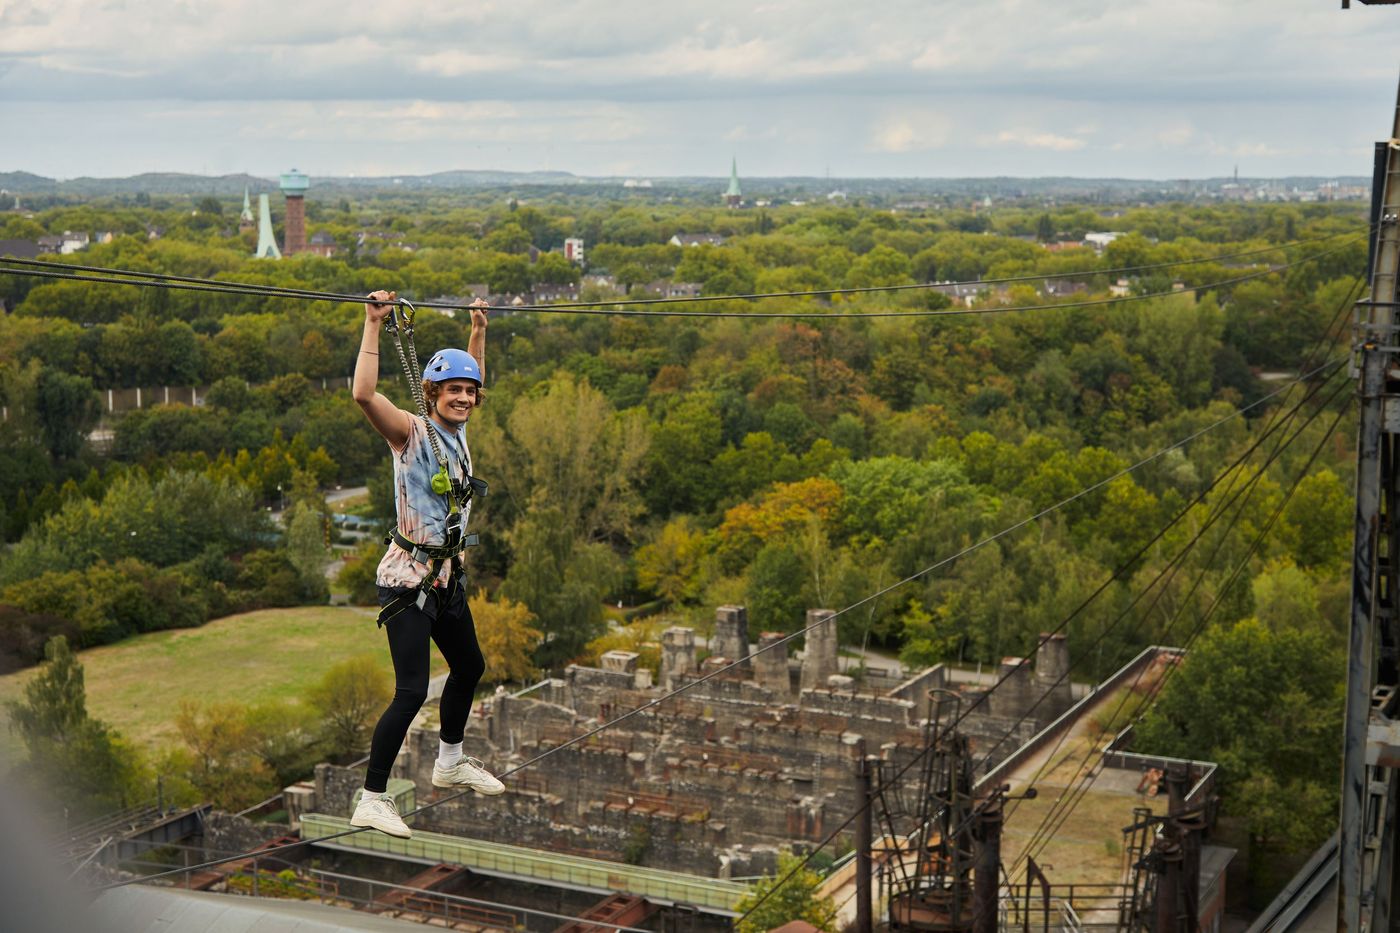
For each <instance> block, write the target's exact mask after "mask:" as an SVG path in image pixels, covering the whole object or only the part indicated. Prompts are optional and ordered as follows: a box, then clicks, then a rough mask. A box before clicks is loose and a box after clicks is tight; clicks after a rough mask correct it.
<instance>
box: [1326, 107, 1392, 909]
mask: <svg viewBox="0 0 1400 933" xmlns="http://www.w3.org/2000/svg"><path fill="white" fill-rule="evenodd" d="M1385 150H1386V159H1385V169H1384V172H1383V173H1381V172H1377V177H1376V182H1375V184H1376V186H1377V187H1379V188H1380V189H1381V194H1380V197H1379V203H1380V210H1379V216H1378V218H1377V220H1378V224H1377V227H1376V230H1375V239H1374V245H1373V249H1372V251H1371V263H1370V265H1371V294H1370V302H1369V303H1368V304H1366V305H1365V306H1364V309H1363V315H1364V317H1363V318H1362V319H1360V320H1358V334H1357V337H1358V341H1359V347H1358V349H1357V360H1356V362H1357V363H1358V364H1359V365H1358V366H1357V369H1358V370H1359V375H1360V386H1359V392H1358V396H1359V409H1360V410H1359V417H1358V429H1357V434H1358V436H1357V458H1356V521H1355V530H1354V534H1355V538H1354V542H1353V564H1352V586H1351V623H1350V629H1349V633H1348V640H1347V648H1348V653H1347V689H1346V718H1345V722H1344V728H1343V744H1342V758H1343V773H1342V812H1341V827H1340V835H1339V840H1338V847H1337V852H1338V871H1337V883H1338V887H1337V929H1338V930H1339V931H1343V933H1362V931H1367V930H1373V929H1375V927H1374V926H1373V923H1374V921H1375V920H1376V919H1381V920H1382V922H1388V917H1389V913H1390V910H1389V907H1390V877H1389V876H1390V875H1391V861H1392V855H1391V851H1390V846H1391V842H1390V840H1389V838H1388V837H1389V836H1390V835H1392V834H1393V832H1394V826H1395V808H1394V806H1393V804H1391V801H1392V800H1393V799H1394V796H1395V795H1394V787H1393V785H1394V782H1395V772H1394V771H1393V770H1392V769H1390V768H1388V767H1385V766H1383V765H1381V764H1380V762H1379V759H1380V757H1381V756H1382V755H1383V754H1384V751H1383V748H1372V747H1371V746H1372V743H1373V739H1380V740H1381V741H1380V742H1378V743H1376V744H1377V745H1380V746H1384V744H1385V742H1384V739H1385V738H1386V736H1384V735H1379V736H1373V729H1372V726H1373V724H1374V722H1375V718H1376V717H1383V716H1384V714H1385V711H1384V710H1380V709H1377V706H1376V703H1375V699H1376V691H1377V688H1378V687H1380V688H1384V687H1386V686H1388V685H1390V686H1393V684H1394V682H1395V680H1396V669H1397V664H1396V645H1395V641H1396V639H1395V627H1394V626H1395V619H1394V612H1395V610H1396V592H1397V581H1398V580H1400V578H1397V572H1400V537H1397V535H1400V521H1397V515H1396V511H1397V504H1400V463H1397V459H1398V458H1397V452H1398V451H1397V441H1398V439H1400V433H1397V432H1400V418H1388V415H1395V414H1400V382H1398V381H1397V380H1396V379H1395V369H1396V366H1397V362H1398V361H1400V355H1398V354H1397V352H1396V349H1395V348H1396V345H1397V341H1396V339H1395V336H1396V326H1395V321H1396V315H1395V301H1396V298H1397V291H1396V285H1397V283H1400V90H1397V96H1396V108H1395V116H1394V119H1393V121H1392V124H1391V132H1390V138H1389V139H1388V140H1387V143H1386V145H1385ZM1377 163H1378V165H1379V159H1378V160H1377ZM1375 203H1376V198H1375V197H1374V193H1373V205H1374V204H1375ZM1374 215H1375V212H1374V210H1373V216H1374ZM1368 751H1369V752H1370V754H1369V755H1368ZM1377 908H1379V917H1377V916H1376V912H1377Z"/></svg>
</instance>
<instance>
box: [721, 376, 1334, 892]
mask: <svg viewBox="0 0 1400 933" xmlns="http://www.w3.org/2000/svg"><path fill="white" fill-rule="evenodd" d="M1340 366H1341V361H1337V362H1333V363H1329V364H1327V365H1325V366H1323V367H1320V368H1319V369H1333V370H1334V373H1333V375H1335V371H1336V370H1337V369H1338V368H1340ZM1322 385H1325V381H1324V383H1322ZM1320 388H1321V385H1319V386H1315V387H1314V388H1313V391H1312V392H1310V393H1309V394H1308V395H1307V396H1305V397H1304V398H1302V399H1300V400H1299V401H1298V403H1297V404H1296V405H1295V406H1294V407H1293V409H1292V410H1291V411H1290V412H1289V414H1288V415H1285V416H1284V418H1283V419H1281V420H1280V421H1279V422H1278V423H1277V424H1275V425H1273V426H1271V427H1270V428H1269V429H1268V430H1267V431H1266V432H1265V433H1264V434H1262V435H1261V436H1260V437H1259V438H1257V439H1256V440H1255V441H1254V442H1253V443H1252V444H1250V446H1249V448H1248V449H1247V450H1245V452H1244V453H1243V454H1241V455H1240V456H1239V457H1237V458H1236V459H1235V461H1234V462H1233V463H1231V464H1230V465H1229V466H1227V467H1225V468H1224V469H1223V470H1221V471H1220V472H1219V473H1217V474H1216V477H1215V479H1213V480H1212V481H1211V483H1210V484H1209V485H1208V486H1207V487H1206V488H1205V489H1204V490H1202V491H1201V492H1200V493H1199V494H1198V495H1197V496H1196V498H1195V499H1193V500H1192V501H1191V502H1189V503H1187V504H1186V505H1185V506H1184V507H1183V508H1182V509H1181V510H1180V511H1179V512H1178V513H1177V514H1176V515H1175V516H1174V517H1173V518H1171V519H1170V520H1169V521H1168V522H1167V523H1166V525H1164V526H1163V527H1162V528H1161V529H1159V530H1158V532H1157V533H1156V534H1155V535H1154V536H1153V537H1152V539H1151V540H1149V541H1148V542H1147V543H1146V544H1144V545H1142V546H1141V547H1140V548H1139V549H1138V550H1137V551H1136V552H1134V553H1133V554H1132V555H1131V556H1130V557H1129V558H1128V559H1127V560H1125V561H1124V562H1123V564H1121V565H1120V566H1119V567H1118V569H1116V570H1115V571H1114V572H1113V573H1112V574H1111V575H1110V576H1109V578H1108V579H1107V580H1105V581H1104V583H1103V584H1102V585H1101V586H1100V587H1099V588H1098V589H1096V590H1095V591H1094V592H1093V593H1092V594H1091V595H1090V596H1089V597H1088V598H1087V599H1086V600H1085V601H1084V602H1083V603H1081V604H1080V605H1079V606H1078V607H1077V608H1076V609H1075V610H1073V611H1072V612H1071V613H1070V614H1069V615H1068V616H1067V617H1065V618H1064V619H1063V620H1062V621H1061V622H1060V623H1059V624H1058V625H1057V626H1056V627H1055V628H1054V629H1053V630H1051V631H1050V632H1046V633H1043V634H1042V636H1041V638H1040V641H1039V642H1038V643H1037V645H1036V650H1038V649H1039V648H1040V646H1041V645H1044V644H1045V643H1046V642H1047V641H1048V640H1049V639H1050V638H1052V637H1054V636H1055V635H1056V634H1058V633H1059V632H1060V631H1062V630H1063V629H1064V628H1065V627H1066V626H1068V624H1069V623H1070V622H1071V621H1072V620H1073V619H1074V618H1075V617H1076V616H1077V615H1078V614H1079V613H1080V612H1081V611H1083V609H1084V608H1085V607H1086V606H1087V605H1088V604H1089V603H1091V602H1092V601H1093V600H1094V599H1096V598H1097V597H1098V596H1099V595H1100V594H1101V593H1102V592H1104V591H1105V590H1107V589H1108V587H1109V586H1111V585H1112V583H1113V582H1114V581H1115V580H1117V579H1118V578H1119V577H1120V576H1122V574H1123V573H1125V572H1126V571H1127V569H1128V568H1130V567H1131V566H1133V565H1134V564H1135V563H1136V562H1137V560H1139V559H1140V558H1141V557H1143V556H1144V555H1145V554H1146V553H1147V552H1148V550H1149V549H1150V548H1151V547H1152V546H1153V545H1154V544H1156V543H1157V541H1159V540H1161V538H1162V537H1164V536H1165V535H1166V533H1167V532H1168V531H1169V530H1170V529H1171V528H1172V527H1174V526H1175V525H1176V524H1177V523H1179V522H1180V521H1181V520H1182V519H1184V518H1185V517H1186V516H1187V515H1188V514H1190V511H1191V509H1192V508H1194V507H1195V506H1196V505H1198V504H1200V503H1202V502H1203V501H1205V497H1206V496H1207V495H1209V493H1210V492H1211V491H1212V490H1213V489H1214V488H1215V487H1216V486H1217V485H1219V484H1220V482H1221V481H1222V480H1223V479H1224V478H1225V477H1226V476H1227V475H1231V474H1232V473H1233V472H1234V471H1235V470H1236V469H1237V468H1238V467H1239V466H1240V465H1241V464H1242V463H1244V462H1245V460H1247V459H1248V457H1249V456H1251V455H1252V454H1253V453H1254V451H1255V450H1257V449H1258V448H1259V447H1260V446H1262V444H1263V442H1264V441H1265V440H1267V439H1268V438H1269V436H1271V435H1272V433H1273V432H1274V431H1276V430H1278V429H1279V427H1280V426H1282V425H1283V424H1285V423H1287V421H1289V420H1290V419H1291V417H1292V416H1293V415H1295V414H1296V413H1297V412H1298V411H1299V410H1300V409H1301V408H1302V407H1303V405H1305V404H1306V403H1307V402H1308V401H1309V400H1310V399H1311V398H1312V397H1313V396H1314V395H1316V394H1317V392H1318V390H1319V389H1320ZM1278 391H1279V392H1282V391H1284V389H1280V390H1278ZM1115 478H1116V477H1115ZM896 585H898V584H896ZM1125 617H1126V616H1120V617H1119V619H1118V620H1117V621H1121V620H1122V619H1123V618H1125ZM1110 630H1111V627H1108V628H1105V630H1104V631H1103V632H1101V633H1100V635H1099V639H1098V640H1102V639H1103V638H1105V637H1106V636H1107V634H1108V632H1109V631H1110ZM1098 640H1096V643H1097V641H1098ZM1091 647H1092V646H1091ZM1073 666H1074V665H1071V666H1070V668H1069V669H1067V670H1066V671H1065V672H1064V673H1063V674H1061V675H1060V676H1059V677H1058V678H1057V679H1056V680H1055V681H1054V682H1053V683H1052V684H1050V685H1048V686H1047V689H1046V693H1047V694H1048V693H1049V692H1050V691H1051V690H1053V689H1054V688H1055V687H1057V686H1058V685H1059V684H1060V683H1061V682H1063V681H1064V680H1066V679H1067V678H1068V677H1069V674H1070V672H1071V670H1072V669H1073ZM1014 674H1015V671H1009V672H1007V673H1006V674H1003V675H1002V676H1001V677H1000V678H998V679H997V680H996V681H995V682H994V683H993V684H992V685H991V686H990V687H989V688H987V690H986V691H985V692H984V693H983V694H982V695H981V696H979V697H978V698H977V699H976V700H974V701H973V702H972V703H971V704H969V705H968V706H967V707H966V708H965V709H963V710H961V711H960V713H959V714H958V716H957V717H956V718H955V719H954V720H953V721H952V722H951V723H950V724H949V725H948V727H947V728H949V729H951V728H956V727H957V725H958V724H959V723H961V722H962V721H963V720H964V719H966V718H967V717H968V716H969V715H970V714H971V713H972V711H973V710H974V709H976V708H977V707H978V706H980V705H981V704H982V703H984V702H986V700H987V698H988V697H989V696H991V694H992V693H994V692H995V691H996V690H997V689H998V688H999V687H1001V685H1002V684H1004V683H1005V682H1006V681H1007V680H1009V679H1010V678H1011V677H1012V676H1014ZM1024 718H1025V714H1023V716H1022V720H1024ZM1022 720H1018V721H1017V723H1016V724H1013V726H1012V727H1011V730H1009V731H1014V730H1015V728H1016V726H1017V725H1019V723H1020V721H1022ZM1008 734H1009V733H1008ZM931 751H932V746H928V747H925V748H924V749H923V750H921V751H920V752H919V754H918V755H916V756H915V757H914V758H913V759H911V760H910V761H909V762H907V763H906V764H905V765H904V766H903V767H901V768H900V769H899V771H897V772H896V773H895V774H894V775H893V777H892V778H891V779H890V783H891V784H897V783H898V782H899V781H900V780H901V779H902V778H903V776H904V775H905V774H906V773H907V772H908V771H909V770H910V769H911V768H912V767H913V766H914V765H915V764H917V763H918V762H920V761H922V759H923V758H924V757H925V756H926V755H928V754H929V753H930V752H931ZM869 806H870V804H869V803H868V802H867V803H864V804H862V805H861V806H860V807H858V808H857V809H856V811H855V812H854V813H852V814H851V815H850V816H849V817H847V818H846V820H844V821H843V822H842V823H841V824H840V825H839V826H837V827H836V828H835V829H834V830H832V831H831V832H830V833H829V834H828V835H827V836H826V837H825V838H823V839H822V840H821V841H820V842H819V843H817V845H816V846H815V847H813V849H812V850H811V852H809V853H808V854H807V856H806V857H805V858H804V859H803V860H802V861H801V862H800V863H799V864H797V865H795V866H794V867H793V868H792V870H791V871H789V872H788V874H787V875H785V876H784V877H783V879H782V880H781V881H780V882H779V883H778V884H775V885H773V886H772V887H771V888H770V889H769V891H768V892H767V894H765V895H763V896H762V897H761V898H760V899H759V900H758V901H757V902H756V903H754V904H753V905H752V907H750V909H749V911H748V913H746V914H745V915H744V917H747V916H749V914H752V913H753V911H754V910H757V909H758V907H759V906H761V905H762V903H763V902H764V901H765V900H767V898H768V897H769V896H770V895H772V894H773V893H775V892H776V891H778V890H779V889H781V888H782V887H783V886H784V885H785V884H786V883H787V882H788V881H789V880H790V879H791V878H793V877H794V876H796V874H797V873H798V872H799V871H801V870H802V869H803V868H805V867H806V866H807V865H808V864H809V863H810V862H811V860H812V858H813V857H814V856H815V855H816V853H818V852H820V851H821V850H822V849H824V848H825V847H826V846H828V845H830V844H831V843H832V842H834V841H835V840H836V838H837V837H838V836H839V835H840V834H841V833H842V832H844V831H845V829H846V828H847V827H848V826H850V824H851V823H852V822H854V821H855V819H856V818H857V817H858V816H860V815H861V814H862V813H864V812H865V810H866V809H868V808H869ZM744 917H740V918H739V919H740V920H742V919H744Z"/></svg>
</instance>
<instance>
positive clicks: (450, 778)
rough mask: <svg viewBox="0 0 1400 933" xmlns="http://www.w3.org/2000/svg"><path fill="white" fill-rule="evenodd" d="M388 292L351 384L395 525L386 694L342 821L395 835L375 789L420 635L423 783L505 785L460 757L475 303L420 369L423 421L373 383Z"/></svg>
mask: <svg viewBox="0 0 1400 933" xmlns="http://www.w3.org/2000/svg"><path fill="white" fill-rule="evenodd" d="M395 297H396V296H395V294H394V293H393V292H385V291H377V292H374V293H372V294H371V295H370V296H369V298H370V302H369V303H367V304H366V305H365V329H364V336H363V337H362V338H361V339H360V354H359V357H358V359H357V360H356V362H355V379H354V387H353V390H352V394H353V396H354V398H355V401H356V402H357V403H358V404H359V406H360V408H361V409H363V411H364V413H365V417H367V418H368V419H369V423H370V424H371V425H373V426H374V429H375V430H376V431H378V432H379V434H380V436H381V437H383V438H384V440H386V441H388V442H389V450H390V451H391V452H392V454H393V458H394V504H395V510H396V512H397V515H398V522H397V525H396V527H395V530H394V534H393V536H392V538H391V542H392V543H390V544H389V549H388V551H387V552H385V554H384V558H383V559H382V560H381V561H380V562H379V571H378V574H377V575H376V578H375V582H376V583H377V584H378V587H379V605H380V606H381V607H382V608H381V609H380V613H379V624H380V625H381V626H383V627H384V629H385V630H386V631H387V633H388V636H389V654H390V655H391V656H392V658H393V661H394V698H393V700H392V701H391V702H390V703H389V707H388V708H387V709H386V710H384V713H383V715H381V716H380V717H379V723H378V725H376V726H375V728H374V738H373V740H372V741H371V744H370V753H369V770H368V772H367V774H366V775H365V789H364V792H363V793H362V794H361V796H360V802H359V803H358V805H356V807H355V813H354V815H353V816H351V818H350V825H351V826H367V827H373V828H375V829H378V830H382V831H383V832H386V833H388V834H389V835H391V836H398V837H400V838H404V839H407V838H409V836H410V835H411V833H410V830H409V828H408V826H407V825H405V823H404V821H403V819H402V818H401V817H400V816H399V813H398V810H397V809H396V808H395V806H394V801H393V798H391V797H390V796H389V795H388V794H387V793H386V790H387V788H388V781H389V770H390V769H391V768H392V767H393V764H394V758H395V757H396V756H397V755H398V752H399V748H400V746H402V745H403V741H404V737H405V736H406V735H407V734H408V729H409V726H410V725H412V723H413V718H414V716H416V715H417V714H418V710H419V708H420V707H421V706H422V705H423V701H424V700H425V699H427V696H428V667H429V647H428V640H429V638H431V639H432V640H433V641H434V642H436V643H437V646H438V650H439V651H441V652H442V656H443V657H444V658H446V659H447V666H448V668H449V670H450V673H449V674H448V676H447V683H446V684H445V685H444V686H443V690H442V707H441V716H440V719H441V732H440V734H439V737H438V738H439V741H438V757H437V761H436V763H434V765H433V786H435V787H468V788H471V789H472V790H474V791H476V792H477V793H479V794H487V795H491V796H494V795H496V794H500V793H502V792H504V791H505V787H504V786H502V784H501V782H500V781H498V780H497V779H496V778H495V777H493V776H492V775H491V774H490V773H489V772H488V771H487V770H486V768H485V766H483V764H482V763H481V762H480V761H478V760H476V759H475V758H468V757H465V756H463V754H462V734H463V732H464V730H465V729H466V725H467V717H468V715H470V713H471V707H472V694H473V692H474V691H475V690H476V685H477V682H478V681H480V679H481V675H482V674H483V673H484V672H485V670H486V662H485V660H484V659H483V658H482V656H481V648H480V646H479V645H478V644H477V640H476V627H475V625H474V624H473V623H472V614H471V609H470V608H468V605H467V594H466V591H465V586H464V584H463V580H462V572H461V553H462V551H463V550H464V549H465V548H466V546H467V545H468V544H469V543H471V541H470V540H469V539H468V537H467V535H466V525H467V516H468V514H470V512H471V498H472V492H473V490H480V491H481V492H482V493H484V490H485V484H483V483H481V482H480V481H479V480H476V479H474V478H473V477H472V473H471V471H472V461H471V453H470V451H468V450H467V441H466V435H465V432H464V430H463V429H464V428H465V426H466V423H467V420H468V419H469V418H471V414H472V410H473V409H474V408H475V407H476V406H477V405H479V404H481V398H482V396H481V386H482V367H483V364H484V358H485V354H486V312H485V311H484V310H481V307H480V306H484V305H485V304H486V302H484V301H482V300H481V299H477V301H475V302H473V307H472V312H471V314H472V329H471V336H470V337H469V338H468V340H467V350H466V351H463V350H458V349H446V350H439V351H438V352H437V354H435V355H434V356H433V358H432V359H430V360H429V361H428V364H427V365H426V366H424V367H423V385H422V391H423V401H424V402H425V403H426V408H427V410H428V418H427V419H424V418H423V417H422V416H420V415H417V414H413V413H411V412H407V411H404V410H403V409H402V408H399V407H398V406H396V405H395V404H394V403H393V402H391V401H389V400H388V399H387V398H385V397H384V396H383V395H381V394H380V393H379V392H378V391H376V389H375V386H376V385H377V383H378V380H379V332H380V330H381V329H382V328H383V326H384V320H385V318H387V317H388V316H389V314H390V313H391V311H392V310H393V307H394V305H393V304H392V302H394V301H395ZM379 302H390V303H389V304H381V303H379ZM473 537H474V536H473Z"/></svg>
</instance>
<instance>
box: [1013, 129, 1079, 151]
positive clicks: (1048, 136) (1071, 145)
mask: <svg viewBox="0 0 1400 933" xmlns="http://www.w3.org/2000/svg"><path fill="white" fill-rule="evenodd" d="M996 142H997V143H1000V144H1008V145H1014V146H1025V147H1026V148H1028V149H1049V150H1051V151H1052V152H1074V151H1075V150H1076V149H1083V148H1084V145H1085V143H1084V140H1082V139H1075V138H1073V137H1070V136H1060V135H1058V134H1056V133H1023V132H1018V131H1015V130H1002V131H1001V132H1000V133H998V134H997V136H996Z"/></svg>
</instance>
